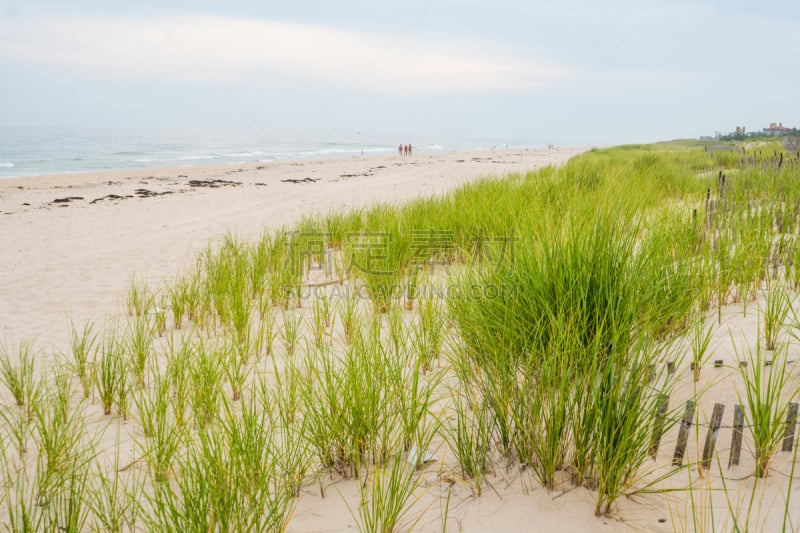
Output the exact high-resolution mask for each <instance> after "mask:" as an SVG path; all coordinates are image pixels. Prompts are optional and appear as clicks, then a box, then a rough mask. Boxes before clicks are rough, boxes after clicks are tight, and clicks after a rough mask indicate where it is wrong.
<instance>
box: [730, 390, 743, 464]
mask: <svg viewBox="0 0 800 533" xmlns="http://www.w3.org/2000/svg"><path fill="white" fill-rule="evenodd" d="M743 426H744V411H742V406H741V405H739V404H738V403H737V404H736V405H734V406H733V436H732V437H731V456H730V459H728V468H730V467H731V465H738V464H739V455H740V454H741V453H742V427H743Z"/></svg>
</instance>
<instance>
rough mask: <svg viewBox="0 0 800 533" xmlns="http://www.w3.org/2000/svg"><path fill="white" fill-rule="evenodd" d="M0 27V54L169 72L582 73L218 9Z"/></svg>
mask: <svg viewBox="0 0 800 533" xmlns="http://www.w3.org/2000/svg"><path fill="white" fill-rule="evenodd" d="M0 35H2V36H1V37H0V58H2V59H0V61H2V62H17V63H24V64H28V65H30V64H35V65H41V66H46V67H48V68H53V67H55V68H64V69H70V70H72V71H73V75H74V74H76V73H75V72H74V71H80V73H86V72H88V73H89V74H93V75H100V76H103V77H116V78H123V79H125V78H131V79H139V80H140V79H143V78H144V79H152V80H160V81H166V82H174V81H180V82H204V81H205V82H208V81H214V82H220V81H227V80H230V79H234V80H268V79H270V78H272V79H276V80H280V79H283V78H285V77H287V76H289V77H292V76H294V77H300V78H304V79H307V80H312V81H317V82H320V83H332V84H337V85H340V86H343V87H349V88H357V89H360V90H366V91H378V92H390V93H391V92H413V93H430V92H440V93H441V92H490V91H522V90H531V89H542V88H547V87H550V86H553V85H554V84H557V83H559V82H561V81H563V80H566V79H570V78H574V77H576V76H577V75H578V74H577V72H576V71H574V70H573V69H571V68H569V67H567V66H564V65H558V64H555V63H551V62H547V61H543V60H541V59H538V58H530V57H525V56H520V55H517V54H515V53H514V52H513V51H511V50H508V49H503V48H501V47H498V46H495V45H493V44H492V43H487V42H480V41H471V40H455V41H454V40H439V39H435V38H425V37H420V36H414V37H413V38H411V37H409V36H403V35H395V36H381V35H376V34H370V33H365V32H355V31H350V30H344V29H339V28H333V27H325V26H316V25H306V24H297V23H287V22H278V21H268V20H254V19H244V18H234V17H222V16H211V15H183V16H181V15H178V14H173V15H170V16H167V17H165V18H162V19H159V20H155V19H150V20H148V19H138V20H123V19H121V18H87V17H72V16H58V17H54V16H42V17H37V18H32V19H29V20H28V21H22V20H20V19H16V21H15V23H14V25H13V26H11V25H8V27H0Z"/></svg>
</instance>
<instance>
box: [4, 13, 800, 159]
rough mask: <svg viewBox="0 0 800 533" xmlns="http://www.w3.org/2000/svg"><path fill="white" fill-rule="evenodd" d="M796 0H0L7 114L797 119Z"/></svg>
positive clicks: (516, 128)
mask: <svg viewBox="0 0 800 533" xmlns="http://www.w3.org/2000/svg"><path fill="white" fill-rule="evenodd" d="M799 50H800V4H798V3H797V2H796V1H785V2H777V1H776V2H752V1H738V0H729V1H725V2H721V1H720V2H717V1H694V2H673V1H668V0H664V1H649V0H637V1H634V0H609V1H604V2H597V1H596V0H595V1H592V0H563V1H559V2H539V1H523V0H520V1H504V0H495V1H492V2H488V1H478V0H462V1H453V0H438V1H437V0H425V1H422V0H419V1H418V0H403V1H395V2H385V1H379V0H340V1H336V2H330V1H328V2H307V1H303V0H297V1H292V2H286V1H282V2H276V1H272V0H262V1H256V0H229V1H226V2H218V1H217V2H214V1H204V0H195V1H189V0H186V1H180V0H160V1H155V0H118V1H114V2H108V1H99V0H78V1H68V0H66V1H65V0H61V1H48V0H27V1H20V0H0V72H2V76H0V80H2V83H0V126H31V127H51V126H54V127H71V128H83V127H86V128H189V129H192V128H202V129H207V130H220V131H224V130H241V131H245V130H253V131H259V132H266V133H269V134H271V135H273V136H280V135H281V134H308V135H320V136H324V135H339V134H355V133H363V134H365V135H382V136H389V135H397V136H400V135H405V136H414V135H417V136H425V137H426V138H437V137H441V138H464V139H465V138H482V139H485V138H493V139H499V140H502V139H505V140H506V142H514V141H517V140H521V141H536V142H540V143H550V142H553V143H596V144H617V143H628V142H651V141H658V140H667V139H674V138H688V137H698V136H700V135H713V134H714V132H715V131H721V132H728V131H731V130H733V129H734V128H735V127H736V126H745V127H746V128H747V129H748V131H752V130H760V129H761V128H763V127H766V126H768V125H769V123H770V122H782V123H783V124H784V125H787V126H798V127H800V68H798V67H799V66H800V60H798V57H799V56H798V51H799Z"/></svg>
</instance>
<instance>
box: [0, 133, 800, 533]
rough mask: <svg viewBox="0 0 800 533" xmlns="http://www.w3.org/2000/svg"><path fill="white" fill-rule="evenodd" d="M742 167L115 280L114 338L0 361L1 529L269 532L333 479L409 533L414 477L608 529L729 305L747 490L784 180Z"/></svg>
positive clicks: (395, 218)
mask: <svg viewBox="0 0 800 533" xmlns="http://www.w3.org/2000/svg"><path fill="white" fill-rule="evenodd" d="M743 148H744V152H743V153H742V152H735V153H734V152H724V153H723V152H706V151H705V150H704V149H703V145H702V144H692V143H659V144H656V145H636V146H625V147H617V148H610V149H603V150H591V151H589V152H587V153H585V154H583V155H581V156H578V157H575V158H573V159H572V160H570V161H569V162H568V163H567V164H565V165H564V166H562V167H559V168H555V167H546V168H544V169H542V170H539V171H537V172H531V173H528V174H526V175H512V176H507V177H505V178H503V179H494V178H484V179H480V180H476V181H474V182H472V183H470V184H468V185H463V186H461V187H459V188H456V189H454V190H452V191H450V192H448V193H445V194H443V195H441V196H439V197H434V198H419V199H416V200H413V201H411V202H408V203H406V204H403V205H392V204H378V205H375V206H371V207H367V208H363V209H353V210H350V211H343V212H333V213H329V214H326V215H316V216H307V217H305V218H303V219H302V220H301V221H300V222H298V223H297V224H296V225H295V226H293V227H287V228H282V229H280V230H277V231H275V232H271V233H265V234H263V235H262V236H261V237H260V238H259V239H257V240H255V241H253V242H249V241H247V240H244V239H242V238H239V237H237V236H235V235H233V234H228V235H226V236H225V237H224V238H223V239H222V240H221V242H218V243H215V244H210V245H209V246H208V247H207V248H206V249H205V250H204V251H203V253H201V254H200V255H199V256H198V257H197V259H196V263H195V265H194V267H193V268H192V269H190V270H189V271H188V272H185V273H183V274H180V275H177V276H176V277H174V278H172V279H173V281H171V282H168V283H167V284H166V285H165V286H164V287H163V288H161V289H160V290H157V291H156V290H152V289H151V288H150V287H148V286H147V284H145V283H144V281H143V280H142V279H140V278H137V277H135V276H134V277H131V281H130V285H129V287H128V294H127V301H126V310H127V314H128V316H127V317H125V319H124V322H121V323H120V324H119V325H117V324H115V323H111V325H109V326H108V327H106V328H104V329H101V328H98V327H96V326H95V324H94V323H93V322H87V323H86V324H85V325H84V326H83V328H82V329H78V328H77V327H76V326H75V325H74V324H73V325H72V326H71V329H70V336H71V353H70V354H69V356H68V357H67V364H66V365H65V366H63V367H55V368H53V369H52V371H51V372H44V373H39V374H37V373H36V372H35V367H36V366H37V364H36V361H37V360H38V357H37V354H38V352H36V351H34V349H33V348H32V346H31V345H30V344H25V343H23V344H21V345H19V347H14V348H7V347H4V348H3V349H2V351H1V352H0V378H1V379H2V381H3V384H4V385H5V389H6V391H7V392H8V397H7V398H5V399H4V400H3V401H4V402H5V403H4V404H3V405H2V406H0V407H1V410H0V413H2V422H3V423H2V425H1V426H2V432H3V438H2V439H0V440H2V442H3V443H6V442H9V443H11V444H12V453H11V454H10V456H11V457H14V458H15V462H14V463H13V465H12V466H8V469H9V471H8V472H4V474H5V477H4V479H8V480H10V481H9V482H8V483H6V485H7V486H4V488H5V491H4V494H5V500H4V502H3V503H2V505H3V506H4V508H5V509H6V510H7V513H6V514H7V516H8V518H7V519H6V520H4V521H3V523H4V524H5V525H6V526H7V527H8V528H9V529H11V530H13V531H18V530H26V528H28V529H27V530H36V529H41V528H48V527H51V526H54V527H57V528H65V529H66V530H75V531H77V530H83V529H91V530H119V529H123V530H125V529H127V530H132V529H144V530H154V531H155V530H158V531H198V530H204V531H276V530H280V531H282V530H285V529H286V528H287V527H288V526H289V524H290V523H291V520H292V518H293V513H294V510H295V508H296V507H297V505H298V498H300V497H302V495H303V494H304V493H305V492H308V491H309V490H310V487H311V486H312V485H315V484H316V485H318V486H319V490H320V493H321V494H322V495H323V496H324V495H325V494H326V487H327V484H330V483H336V482H337V481H341V480H351V481H355V482H357V483H358V484H359V497H360V500H361V501H360V502H358V503H357V504H356V505H357V508H352V507H351V515H352V518H353V520H354V522H355V525H356V526H357V527H358V528H359V529H360V530H362V531H391V530H397V529H398V528H413V527H414V526H415V525H416V524H418V523H419V520H420V515H413V514H409V513H411V512H412V509H415V510H416V509H418V508H419V506H418V504H419V501H420V498H421V497H422V496H423V494H422V493H424V492H425V491H424V490H421V488H422V485H423V482H424V481H425V478H426V477H432V476H439V477H440V480H439V483H438V484H439V485H442V484H443V482H444V481H445V480H448V479H456V478H457V479H459V480H464V481H465V482H466V484H467V486H468V487H469V490H470V491H471V493H472V494H474V497H475V498H482V497H483V495H484V494H485V491H486V489H487V487H490V486H491V485H490V483H489V480H490V479H491V478H492V476H494V475H495V471H496V470H498V469H502V468H503V466H502V465H505V468H506V470H511V469H513V470H515V471H517V472H524V473H525V475H530V476H531V478H532V479H534V480H535V482H536V483H537V484H538V485H540V486H542V487H544V488H545V489H547V490H548V491H567V490H570V489H571V488H574V487H580V488H582V489H585V490H588V491H590V492H591V494H592V497H593V499H594V512H595V513H596V514H598V515H605V516H614V514H615V512H617V511H616V510H617V509H618V506H617V504H618V502H619V501H620V500H621V499H623V498H624V497H625V496H628V495H634V494H636V493H637V492H639V491H645V490H650V489H651V488H652V486H653V483H652V482H651V481H648V480H650V479H651V478H652V477H653V476H656V477H657V479H659V480H663V479H667V478H669V480H670V482H673V483H677V482H678V478H679V477H680V476H675V475H674V474H675V473H676V472H679V471H681V468H676V469H673V470H670V471H669V473H668V474H663V472H661V471H659V470H658V468H659V465H658V459H656V460H655V461H654V460H653V458H652V457H653V455H652V451H653V442H654V441H655V442H658V441H659V440H661V439H662V438H667V436H668V435H671V434H672V433H671V432H672V428H673V426H675V425H676V424H677V423H678V422H679V420H680V413H679V412H678V411H677V409H678V408H677V407H674V406H676V405H680V402H679V401H678V402H673V403H672V405H673V408H672V409H669V410H667V411H666V412H664V411H663V410H662V409H661V405H662V401H663V399H664V398H665V397H668V396H669V395H680V394H682V392H681V391H682V390H683V389H682V388H681V384H682V381H681V380H683V379H684V376H683V375H682V374H680V373H679V372H672V371H667V365H666V363H667V362H670V363H673V364H680V363H681V362H682V353H681V350H684V351H686V353H687V354H689V356H688V359H689V361H690V362H691V363H693V364H694V372H693V373H692V374H691V378H690V381H692V382H698V383H699V382H702V381H703V380H705V379H707V378H706V376H707V375H708V374H709V373H710V372H711V371H710V370H708V371H703V372H702V374H701V371H700V369H701V368H703V367H704V365H705V363H706V361H707V360H708V358H709V357H710V355H711V353H712V352H713V350H714V346H713V344H712V342H711V341H712V338H714V334H715V333H716V332H717V331H718V330H719V328H720V327H723V326H721V324H723V323H724V320H725V316H726V315H725V313H727V312H729V310H730V309H732V308H733V307H734V306H735V307H736V308H737V309H739V308H740V309H741V313H742V315H743V316H744V315H745V314H746V313H747V310H748V306H750V305H756V306H757V307H758V312H759V315H760V317H759V318H760V320H759V324H762V323H763V341H764V342H763V347H762V343H761V340H759V343H758V344H757V345H756V346H755V348H754V349H755V352H753V348H752V347H751V346H750V345H749V344H747V343H746V342H745V343H741V344H739V345H737V344H735V343H734V346H735V347H736V353H735V356H736V358H737V361H738V360H740V359H741V360H746V361H747V362H748V363H749V364H748V365H747V366H743V365H742V366H740V371H739V373H738V374H737V375H735V376H734V378H735V379H738V380H739V381H737V383H739V384H740V385H741V387H740V389H741V391H742V394H741V395H740V396H739V398H738V401H739V403H741V405H742V406H743V410H744V413H745V417H746V423H747V426H748V439H749V440H748V443H751V444H752V446H753V449H754V472H755V476H756V477H757V478H759V479H760V478H763V477H766V476H767V474H769V472H770V468H772V466H771V465H774V464H775V463H774V458H775V455H776V454H777V453H779V452H778V451H777V449H778V447H779V445H780V443H781V441H782V439H783V438H784V436H785V434H786V422H785V420H786V415H787V412H788V409H789V405H790V404H791V403H792V402H793V401H795V400H796V398H797V394H798V393H797V390H798V389H797V384H796V381H795V377H794V376H793V375H792V373H791V371H790V370H788V368H789V367H788V366H787V365H788V357H787V353H788V351H789V345H790V342H791V341H792V339H794V336H793V335H796V331H795V329H796V328H795V329H793V328H792V322H791V320H790V318H791V317H796V314H793V307H792V305H793V301H794V300H793V297H794V291H796V290H797V279H800V276H798V274H797V271H798V270H797V269H798V268H800V267H798V266H797V265H798V261H797V257H798V256H797V254H798V252H797V250H798V248H800V247H798V246H797V245H796V242H797V241H796V238H795V236H796V233H797V224H796V221H797V217H798V215H800V209H798V206H800V180H797V172H796V169H797V167H791V166H790V165H789V163H786V164H785V165H784V166H781V167H779V166H778V165H776V164H775V163H774V162H773V160H772V159H771V158H769V157H762V156H760V155H758V153H757V152H753V151H752V149H751V148H748V147H747V146H745V147H743ZM776 150H777V148H776ZM787 161H789V160H788V158H787ZM792 169H795V170H792ZM723 172H725V173H728V177H727V179H726V180H724V182H723V180H722V179H721V173H723ZM723 183H724V185H723ZM759 298H760V299H759ZM754 301H755V304H754ZM761 302H763V304H764V305H763V306H762V305H761ZM167 307H169V308H170V312H169V313H168V312H167ZM731 312H732V311H731ZM737 312H738V311H737ZM712 313H716V317H717V320H716V321H709V320H708V316H709V315H711V316H714V315H713V314H712ZM783 333H787V334H786V335H783ZM276 341H277V342H276ZM680 347H684V348H680ZM685 347H688V350H686V349H685ZM767 352H769V353H770V354H771V360H770V361H771V365H770V366H765V358H766V356H765V353H767ZM705 366H707V365H705ZM37 375H41V376H42V377H41V378H37V377H36V376H37ZM73 380H74V383H73ZM691 390H692V393H691V394H692V396H691V399H692V400H694V401H698V402H700V401H703V398H702V395H701V392H697V391H698V390H702V387H701V388H700V389H698V387H691ZM681 399H683V398H681ZM686 399H688V398H686ZM114 407H116V408H117V412H116V414H114V413H113V411H114ZM93 409H94V410H96V413H95V414H97V415H98V416H94V415H93V414H92V413H93V412H95V411H93ZM98 419H99V420H100V421H102V422H98ZM106 430H109V431H112V430H113V431H116V432H117V438H116V440H115V444H114V445H113V446H112V447H111V448H110V449H105V448H103V449H100V447H99V444H98V442H100V439H99V436H100V435H102V433H103V432H104V431H106ZM123 434H124V435H126V437H125V438H126V439H129V440H126V441H124V443H123V438H122V435H123ZM30 448H34V449H35V450H36V456H35V457H36V459H35V460H34V459H33V458H32V457H33V454H30V453H29V451H28V450H29V449H30ZM123 448H124V449H125V450H128V451H127V452H125V453H127V454H128V455H127V456H126V460H128V459H130V461H131V463H130V464H128V465H121V464H120V461H121V460H120V454H122V453H123V451H122V449H123ZM130 450H132V451H130ZM14 452H15V453H14ZM440 452H441V453H442V454H443V457H446V459H445V460H443V461H442V462H441V463H439V462H438V461H435V462H437V463H439V465H438V467H439V469H438V471H437V472H434V471H433V470H432V469H430V468H428V467H427V466H426V465H427V464H428V463H430V462H433V461H431V460H430V457H432V453H440ZM794 457H795V458H796V453H795V454H794ZM717 460H718V461H719V459H718V458H717ZM123 462H124V461H123ZM34 463H35V464H34ZM790 472H791V473H790V474H788V476H789V477H788V479H789V480H793V476H794V461H792V462H791V470H790ZM692 483H694V481H692V478H691V477H690V485H691V484H692ZM445 484H446V483H445ZM448 486H449V487H450V488H448V492H447V501H448V510H449V509H450V507H449V502H450V495H451V491H452V490H453V489H452V484H450V485H448ZM791 486H792V485H791V483H789V489H787V490H788V492H787V493H786V494H787V497H786V501H787V502H788V499H789V495H791ZM492 488H493V487H492ZM689 489H690V490H689V492H690V494H692V495H694V494H695V493H696V491H695V490H694V486H690V488H689ZM493 490H494V488H493ZM701 490H702V489H701ZM665 492H667V491H665ZM554 493H555V492H554ZM656 494H658V493H656ZM692 497H694V496H692ZM42 498H45V499H46V500H47V502H48V503H47V505H42V501H43V500H42ZM698 501H699V500H698ZM751 501H752V500H751ZM50 502H52V503H50ZM348 506H349V503H348ZM422 512H424V511H422ZM739 513H740V511H739V510H738V508H737V509H735V508H734V507H733V506H729V509H727V510H725V511H723V514H727V516H728V517H729V518H731V519H732V521H734V522H736V523H740V522H741V520H740V518H741V517H740V516H739ZM695 514H697V513H695ZM790 515H791V511H790V507H789V505H788V503H787V504H786V509H785V511H784V514H783V521H784V523H786V522H787V520H789V517H790ZM447 516H448V512H445V513H444V515H443V517H442V522H443V523H446V522H447ZM745 523H747V522H746V521H745ZM443 525H444V524H443Z"/></svg>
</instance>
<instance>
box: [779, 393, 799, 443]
mask: <svg viewBox="0 0 800 533" xmlns="http://www.w3.org/2000/svg"><path fill="white" fill-rule="evenodd" d="M796 421H797V404H796V403H790V404H789V410H788V411H787V412H786V429H785V430H784V431H783V445H782V447H781V450H782V451H784V452H790V451H792V445H793V444H794V428H795V422H796Z"/></svg>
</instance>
